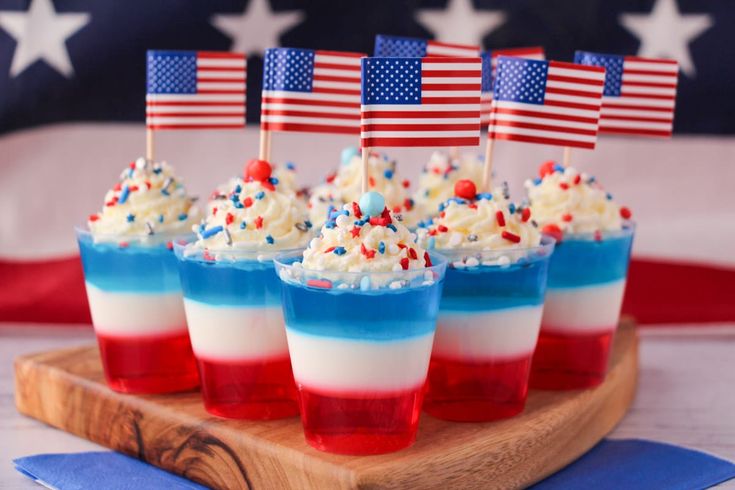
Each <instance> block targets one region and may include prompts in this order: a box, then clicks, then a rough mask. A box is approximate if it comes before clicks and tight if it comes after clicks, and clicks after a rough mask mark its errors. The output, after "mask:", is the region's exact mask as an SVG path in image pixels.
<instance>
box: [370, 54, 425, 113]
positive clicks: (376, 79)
mask: <svg viewBox="0 0 735 490" xmlns="http://www.w3.org/2000/svg"><path fill="white" fill-rule="evenodd" d="M362 103H363V104H364V105H372V104H420V103H421V58H364V59H363V61H362Z"/></svg>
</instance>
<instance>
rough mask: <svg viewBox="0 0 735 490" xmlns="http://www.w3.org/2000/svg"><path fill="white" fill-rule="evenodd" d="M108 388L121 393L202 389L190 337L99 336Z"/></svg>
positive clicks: (181, 335)
mask: <svg viewBox="0 0 735 490" xmlns="http://www.w3.org/2000/svg"><path fill="white" fill-rule="evenodd" d="M97 342H98V343H99V346H100V354H101V356H102V365H103V366H104V369H105V378H106V379H107V384H108V385H109V386H110V388H112V389H113V390H115V391H120V392H122V393H171V392H175V391H186V390H191V389H194V388H196V387H197V385H199V375H198V374H197V368H196V363H195V361H194V354H193V353H192V351H191V343H190V342H189V334H188V333H187V332H186V330H184V331H183V333H180V334H179V333H177V334H174V335H157V336H153V337H151V336H136V337H133V336H130V337H127V336H126V337H117V336H108V335H103V334H97Z"/></svg>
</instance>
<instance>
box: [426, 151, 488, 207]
mask: <svg viewBox="0 0 735 490" xmlns="http://www.w3.org/2000/svg"><path fill="white" fill-rule="evenodd" d="M482 169H483V158H482V156H481V155H470V154H463V155H461V157H460V158H459V159H452V158H451V157H450V156H449V154H447V153H444V152H442V151H435V152H433V153H432V154H431V157H430V158H429V161H428V162H427V163H426V165H424V168H423V169H422V170H421V175H420V176H419V180H418V189H417V190H416V192H415V193H414V195H413V200H414V202H415V204H416V208H417V210H418V214H419V216H421V218H422V219H423V218H430V217H433V216H435V215H436V214H437V213H438V211H437V210H438V209H439V205H440V204H442V203H443V202H445V201H446V200H447V199H450V198H451V197H453V196H454V184H456V183H457V181H458V180H471V181H472V182H473V183H474V184H475V185H476V186H479V185H480V184H481V182H482Z"/></svg>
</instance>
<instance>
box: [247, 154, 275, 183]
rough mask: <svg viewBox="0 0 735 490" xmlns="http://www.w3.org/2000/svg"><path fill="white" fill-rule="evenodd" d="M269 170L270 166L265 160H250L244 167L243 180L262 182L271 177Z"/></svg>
mask: <svg viewBox="0 0 735 490" xmlns="http://www.w3.org/2000/svg"><path fill="white" fill-rule="evenodd" d="M271 170H272V169H271V166H270V164H269V163H268V162H266V161H265V160H255V159H254V160H250V161H249V162H248V163H247V164H246V165H245V180H248V179H253V180H255V181H258V182H263V181H265V180H268V178H269V177H270V176H271Z"/></svg>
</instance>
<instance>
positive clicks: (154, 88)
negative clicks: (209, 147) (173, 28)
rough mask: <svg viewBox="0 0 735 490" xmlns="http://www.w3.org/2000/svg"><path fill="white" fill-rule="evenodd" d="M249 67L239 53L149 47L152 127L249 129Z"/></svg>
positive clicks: (148, 117)
mask: <svg viewBox="0 0 735 490" xmlns="http://www.w3.org/2000/svg"><path fill="white" fill-rule="evenodd" d="M246 67H247V59H246V57H245V55H244V54H238V53H222V52H212V51H148V61H147V72H148V83H147V94H146V125H147V127H148V128H150V129H233V128H242V127H244V126H245V96H246V86H247V69H246Z"/></svg>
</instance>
